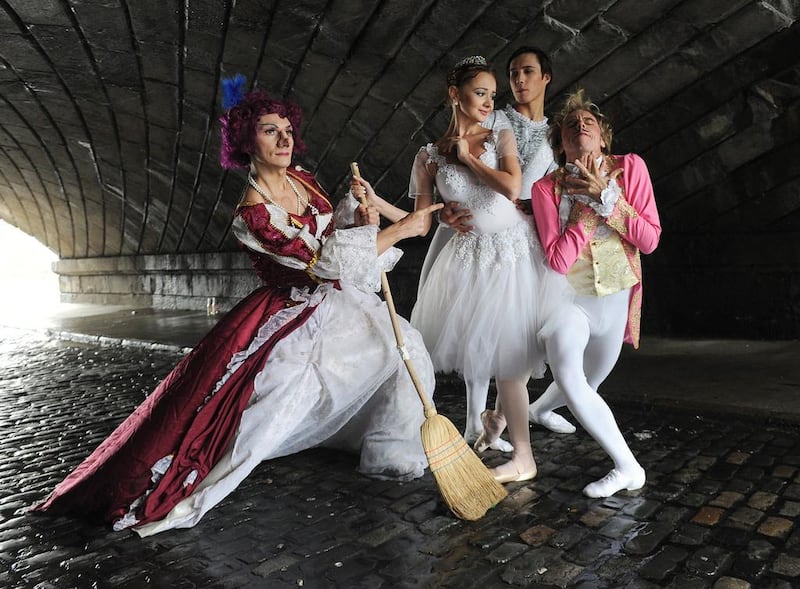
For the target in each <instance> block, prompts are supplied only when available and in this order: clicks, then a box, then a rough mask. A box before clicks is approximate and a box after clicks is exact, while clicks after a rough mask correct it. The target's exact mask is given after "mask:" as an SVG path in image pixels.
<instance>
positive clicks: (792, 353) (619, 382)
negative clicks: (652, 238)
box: [0, 309, 800, 589]
mask: <svg viewBox="0 0 800 589" xmlns="http://www.w3.org/2000/svg"><path fill="white" fill-rule="evenodd" d="M137 315H138V317H137ZM137 315H131V313H130V311H129V310H121V309H120V310H116V311H114V313H112V314H104V313H103V312H101V311H97V312H96V313H94V314H91V313H90V314H87V315H85V320H81V319H80V318H79V317H78V318H77V319H75V318H74V317H73V319H74V323H73V324H71V325H67V323H66V321H67V319H69V318H68V317H61V318H60V319H57V320H55V319H53V320H52V321H50V322H49V323H47V324H46V325H42V324H40V325H38V326H37V330H31V329H18V328H13V327H6V328H2V329H0V473H2V474H1V475H0V564H1V565H2V568H0V587H40V588H42V589H45V588H50V587H54V588H59V589H60V588H65V587H66V588H68V587H81V588H82V587H97V588H105V587H109V588H110V587H114V588H116V587H126V588H128V587H129V588H135V587H147V586H150V587H179V588H191V587H219V588H226V587H231V588H233V587H267V588H282V587H287V588H288V587H314V588H318V587H319V588H342V589H350V588H359V587H364V588H367V587H369V588H379V587H380V588H411V587H425V588H428V587H431V588H434V587H442V588H471V587H475V588H494V587H503V588H508V587H539V588H551V587H580V588H617V587H618V588H627V589H633V588H648V587H673V588H676V589H678V588H679V589H692V588H715V589H740V588H748V587H758V588H762V587H763V588H789V587H800V528H798V525H797V523H796V520H797V516H798V515H800V439H799V438H798V435H797V434H798V430H800V425H798V424H800V418H798V416H800V400H798V383H800V378H798V372H799V371H800V369H799V368H798V366H797V364H798V362H797V360H796V359H797V358H800V356H797V355H796V352H797V343H791V342H790V343H785V342H784V343H773V344H765V343H755V342H676V341H671V340H654V339H651V340H649V341H648V340H646V341H645V342H644V343H643V347H642V350H641V351H639V352H636V353H635V354H634V353H630V352H626V353H625V355H624V356H623V358H622V360H621V361H620V365H619V366H618V369H617V370H616V371H615V373H614V375H612V378H610V379H609V381H608V382H607V383H606V385H605V387H604V389H605V390H604V393H605V394H606V395H607V397H608V398H609V400H610V403H611V405H612V407H613V408H614V410H615V414H616V415H617V417H618V419H619V422H620V425H621V428H622V430H623V433H624V434H625V436H626V438H627V439H628V440H629V441H630V443H631V446H632V448H633V450H634V453H635V454H636V455H637V457H638V458H639V459H640V461H641V462H642V464H643V466H644V467H645V468H646V470H647V474H648V480H647V485H646V486H645V487H644V488H643V489H642V490H640V491H636V492H630V493H627V492H626V493H620V494H618V495H617V496H615V497H612V498H609V499H594V500H592V499H587V498H586V497H584V496H583V495H582V493H581V489H582V487H583V486H584V485H585V484H586V483H587V482H589V481H591V480H594V479H595V478H599V477H600V476H602V475H604V474H605V473H606V472H607V470H608V469H609V468H610V463H609V461H608V459H607V458H606V456H605V454H604V453H603V452H602V451H601V450H600V449H599V448H598V447H597V445H596V444H595V443H594V442H593V441H592V440H591V438H589V437H588V436H587V435H586V434H585V433H584V432H583V431H582V430H581V429H580V428H579V430H578V433H577V434H573V435H558V434H553V433H549V432H546V431H543V430H541V429H540V428H536V429H535V430H534V431H533V439H534V442H533V445H534V451H535V454H536V457H537V462H538V464H539V476H538V477H537V478H536V479H535V480H534V481H531V482H528V483H516V484H512V485H509V486H508V490H509V492H510V497H509V499H507V500H506V501H504V502H503V503H501V504H500V505H499V506H497V507H496V508H495V509H493V510H491V511H490V512H489V513H488V514H487V516H486V517H484V518H483V519H482V520H480V521H477V522H463V521H460V520H458V519H456V518H454V517H453V516H452V515H451V514H450V513H449V512H448V510H447V509H446V507H445V506H444V505H443V504H442V502H441V501H440V499H439V496H438V492H437V488H436V485H435V482H434V481H433V479H432V477H431V476H430V475H426V476H425V477H424V478H422V479H421V480H418V481H414V482H411V483H394V482H379V481H373V480H370V479H367V478H364V477H362V476H360V475H359V474H358V473H356V472H355V467H356V465H357V460H356V458H355V457H353V456H349V455H343V454H338V453H334V452H330V451H322V450H313V451H308V452H304V453H302V454H299V455H296V456H292V457H288V458H285V459H280V460H274V461H270V462H267V463H263V464H262V465H261V466H260V467H259V468H257V469H256V471H255V472H254V473H253V474H252V475H251V476H250V477H249V478H248V479H247V480H246V482H245V483H244V484H243V485H242V486H241V487H240V488H239V489H237V490H236V491H235V492H234V493H233V494H232V495H231V496H230V497H228V498H227V499H226V500H225V501H224V502H223V503H222V504H221V505H219V506H218V507H217V508H215V509H214V510H212V511H211V512H210V513H209V514H208V515H207V516H206V517H205V518H204V519H203V521H202V522H201V523H200V524H199V525H198V526H197V527H195V528H193V529H190V530H178V531H171V532H166V533H163V534H160V535H157V536H155V537H152V538H147V539H140V538H139V537H138V536H136V535H135V534H134V533H132V532H129V531H127V532H118V533H117V532H112V531H110V530H108V529H106V528H103V527H98V526H93V525H90V524H86V523H83V522H81V521H78V520H75V519H69V518H48V517H41V516H32V515H29V514H26V513H24V510H25V508H26V507H27V506H28V505H30V504H31V503H32V502H34V501H36V500H39V499H41V498H43V497H44V496H45V495H46V494H47V492H48V491H49V490H50V489H51V488H52V487H53V485H54V484H55V483H56V482H58V481H59V480H60V479H61V478H62V477H63V476H64V475H66V474H67V473H68V472H69V471H70V470H71V469H72V468H73V467H74V466H75V465H76V464H77V463H78V462H79V461H80V460H81V459H82V458H83V457H85V456H86V455H87V454H88V453H89V452H90V451H91V449H92V448H93V447H94V446H95V445H96V444H97V443H98V442H99V441H101V440H102V439H103V438H104V437H105V436H106V435H107V434H108V433H109V432H110V431H111V430H112V429H113V428H114V427H115V425H116V424H117V423H119V422H120V421H121V420H122V419H123V418H124V417H125V416H126V415H127V414H128V413H129V412H130V411H131V409H132V408H133V407H134V406H136V404H138V403H139V402H141V401H142V399H144V397H145V396H146V395H147V394H148V393H149V392H150V391H151V390H152V389H153V387H154V386H155V384H156V383H157V382H158V380H159V379H160V378H161V377H163V376H164V375H166V373H167V372H168V371H169V370H170V369H171V367H172V366H173V365H174V364H175V363H176V362H177V360H178V359H179V358H180V356H181V354H182V349H183V348H185V347H188V346H191V345H192V344H193V343H194V342H195V341H196V338H197V337H199V336H200V334H202V332H204V331H205V330H206V329H207V328H208V326H209V325H210V324H211V323H213V320H214V318H208V317H205V316H204V315H202V314H198V313H196V314H191V313H177V312H176V313H172V314H171V313H162V314H159V313H149V314H148V312H140V313H137ZM51 319H52V318H51ZM137 325H138V326H139V327H138V328H137V327H136V326H137ZM164 326H167V327H164ZM162 328H163V329H162ZM45 329H49V330H50V331H49V332H47V331H43V330H45ZM136 329H138V330H139V331H138V332H137V331H136ZM148 330H149V331H148ZM104 333H105V334H106V335H103V334H104ZM70 334H72V335H70ZM56 336H59V337H56ZM63 337H71V338H72V341H70V340H65V339H62V338H63ZM123 342H124V344H125V345H121V344H122V343H123ZM153 342H156V345H153ZM543 384H544V383H536V385H535V386H534V391H533V394H535V390H541V387H542V386H543ZM436 399H437V404H438V407H439V410H440V412H441V413H443V414H444V415H447V416H448V417H449V418H450V419H452V420H453V422H454V423H455V424H456V426H457V427H461V426H462V425H463V421H464V410H463V391H462V390H461V387H460V386H459V385H458V383H455V382H453V381H443V382H442V385H441V386H440V387H439V390H438V391H437V394H436ZM502 459H503V458H502V456H500V455H499V454H497V453H489V455H488V456H487V461H488V462H489V463H490V464H491V463H494V462H496V461H499V460H502Z"/></svg>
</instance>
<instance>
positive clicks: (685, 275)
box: [643, 232, 800, 340]
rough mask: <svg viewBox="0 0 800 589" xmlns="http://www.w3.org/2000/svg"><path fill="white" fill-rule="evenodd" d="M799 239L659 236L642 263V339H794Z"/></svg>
mask: <svg viewBox="0 0 800 589" xmlns="http://www.w3.org/2000/svg"><path fill="white" fill-rule="evenodd" d="M798 244H800V236H798V234H797V233H796V232H785V233H781V232H776V233H773V234H767V233H762V234H749V235H748V234H734V233H726V234H720V233H716V234H708V235H676V234H669V233H665V234H664V235H663V237H662V240H661V245H660V246H659V248H658V249H657V250H656V251H655V252H654V253H653V254H652V255H650V256H646V257H645V258H644V259H643V266H644V287H645V295H644V308H643V333H645V334H658V335H669V336H680V337H712V338H713V337H720V338H737V339H765V340H779V339H796V338H797V337H798V334H800V245H798Z"/></svg>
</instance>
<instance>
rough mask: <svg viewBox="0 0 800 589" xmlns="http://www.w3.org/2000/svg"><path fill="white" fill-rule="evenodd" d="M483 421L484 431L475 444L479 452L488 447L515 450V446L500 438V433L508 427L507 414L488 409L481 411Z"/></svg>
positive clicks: (474, 446)
mask: <svg viewBox="0 0 800 589" xmlns="http://www.w3.org/2000/svg"><path fill="white" fill-rule="evenodd" d="M481 421H482V422H483V431H482V432H481V434H480V435H479V436H478V439H477V440H475V444H474V445H473V448H474V449H475V451H476V452H477V453H478V454H481V453H482V452H485V451H486V450H487V449H488V448H491V449H492V450H500V451H501V452H513V451H514V446H512V445H511V444H509V443H508V442H506V441H505V440H503V439H502V438H500V434H502V433H503V430H505V429H506V417H505V415H503V414H502V413H498V412H497V411H492V410H491V409H487V410H486V411H484V412H483V413H481Z"/></svg>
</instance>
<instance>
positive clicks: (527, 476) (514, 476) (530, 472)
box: [490, 460, 537, 484]
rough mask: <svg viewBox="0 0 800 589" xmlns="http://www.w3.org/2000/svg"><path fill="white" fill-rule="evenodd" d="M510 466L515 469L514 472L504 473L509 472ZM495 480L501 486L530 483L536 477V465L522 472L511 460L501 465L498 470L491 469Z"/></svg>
mask: <svg viewBox="0 0 800 589" xmlns="http://www.w3.org/2000/svg"><path fill="white" fill-rule="evenodd" d="M508 465H511V466H512V467H513V469H514V470H513V471H511V472H504V471H507V470H508ZM490 472H491V473H492V476H493V477H494V480H496V481H497V482H498V483H500V484H504V483H516V482H520V481H529V480H531V479H532V478H534V477H535V476H536V473H537V469H536V463H535V462H534V463H533V467H532V468H528V469H525V470H523V471H522V472H520V470H519V468H518V467H517V465H516V463H515V462H514V461H513V460H509V461H508V462H506V463H505V464H501V465H500V466H498V467H496V468H492V469H490Z"/></svg>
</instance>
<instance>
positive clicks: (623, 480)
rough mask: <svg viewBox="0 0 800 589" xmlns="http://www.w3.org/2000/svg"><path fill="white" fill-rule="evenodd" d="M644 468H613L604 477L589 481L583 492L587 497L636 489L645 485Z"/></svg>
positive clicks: (607, 495)
mask: <svg viewBox="0 0 800 589" xmlns="http://www.w3.org/2000/svg"><path fill="white" fill-rule="evenodd" d="M645 478H646V477H645V472H644V469H643V468H642V467H641V466H639V465H638V464H637V465H636V466H632V467H628V468H626V469H624V470H623V469H619V468H613V469H611V471H610V472H609V473H608V474H607V475H606V476H604V477H603V478H602V479H600V480H598V481H595V482H593V483H589V484H588V485H586V486H585V487H584V488H583V494H584V495H586V496H587V497H592V498H598V497H611V495H613V494H614V493H616V492H618V491H622V490H623V489H625V490H626V491H635V490H636V489H641V488H642V487H644V482H645Z"/></svg>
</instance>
